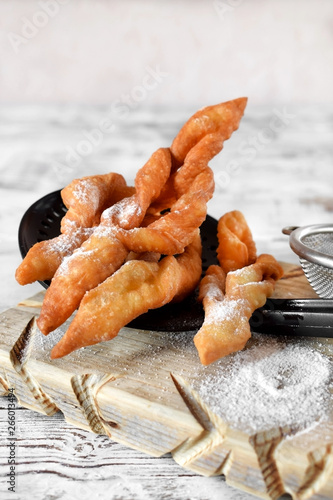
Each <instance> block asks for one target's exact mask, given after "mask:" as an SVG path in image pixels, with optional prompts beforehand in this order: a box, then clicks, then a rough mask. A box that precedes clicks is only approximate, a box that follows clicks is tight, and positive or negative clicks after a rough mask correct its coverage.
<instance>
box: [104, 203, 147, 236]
mask: <svg viewBox="0 0 333 500" xmlns="http://www.w3.org/2000/svg"><path fill="white" fill-rule="evenodd" d="M141 216H142V209H141V207H140V205H139V204H138V201H137V199H136V198H135V197H134V196H133V197H131V198H124V199H123V200H121V201H119V202H118V203H116V204H115V205H112V206H111V207H110V208H107V209H106V210H104V212H103V214H102V222H103V223H106V222H107V223H109V224H114V225H119V226H120V227H122V228H124V229H131V228H132V227H133V226H136V225H137V224H139V223H140V222H141V219H140V218H141Z"/></svg>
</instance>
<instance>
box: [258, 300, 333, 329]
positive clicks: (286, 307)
mask: <svg viewBox="0 0 333 500" xmlns="http://www.w3.org/2000/svg"><path fill="white" fill-rule="evenodd" d="M250 326H251V330H253V331H255V332H259V333H267V334H273V335H297V336H307V337H332V338H333V299H268V300H267V302H266V304H265V305H264V306H263V307H261V308H260V309H257V310H256V311H255V312H254V313H253V315H252V317H251V319H250Z"/></svg>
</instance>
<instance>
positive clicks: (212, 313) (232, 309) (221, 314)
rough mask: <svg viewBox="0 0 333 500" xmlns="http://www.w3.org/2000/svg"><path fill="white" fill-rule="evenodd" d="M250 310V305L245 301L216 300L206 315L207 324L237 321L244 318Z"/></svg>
mask: <svg viewBox="0 0 333 500" xmlns="http://www.w3.org/2000/svg"><path fill="white" fill-rule="evenodd" d="M246 309H248V303H247V301H246V300H244V299H230V300H229V299H225V300H223V301H219V300H216V301H214V302H213V303H212V307H211V308H209V310H208V312H206V314H205V323H206V324H211V323H222V322H224V321H232V320H235V321H236V320H237V318H240V317H242V318H243V317H244V312H245V311H246Z"/></svg>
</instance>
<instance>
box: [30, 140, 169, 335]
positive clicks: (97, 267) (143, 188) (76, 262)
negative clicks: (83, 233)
mask: <svg viewBox="0 0 333 500" xmlns="http://www.w3.org/2000/svg"><path fill="white" fill-rule="evenodd" d="M170 168H171V156H170V152H169V150H168V149H163V148H161V149H159V150H157V151H156V152H155V153H154V154H153V155H152V156H151V158H150V159H149V160H148V162H147V163H146V164H145V165H144V166H143V167H142V168H141V169H140V170H139V171H138V173H137V176H136V179H135V188H136V192H135V194H134V195H133V196H132V197H130V198H126V199H123V200H121V201H119V202H118V203H116V204H115V205H112V206H111V207H110V208H108V209H107V210H106V211H104V212H103V215H102V218H101V223H100V225H99V226H97V228H96V229H95V230H94V232H93V233H92V235H91V236H90V237H89V238H88V239H87V240H86V241H85V242H84V243H83V244H82V246H81V247H80V248H78V249H77V250H76V251H75V252H74V253H73V254H72V255H71V256H70V257H67V258H66V259H65V260H64V261H63V263H62V264H61V265H60V266H59V268H58V270H57V272H56V273H55V275H54V277H53V280H52V282H51V285H50V287H49V288H48V290H47V291H46V294H45V297H44V301H43V306H42V309H41V312H40V316H39V318H38V320H37V324H38V327H39V329H40V330H41V331H42V333H44V334H45V335H47V334H48V333H49V332H51V331H52V330H54V329H55V328H57V327H58V326H60V325H61V324H62V323H64V322H65V321H66V319H68V318H69V317H70V315H71V314H72V313H73V312H74V311H75V309H76V308H77V307H78V306H79V304H80V301H81V299H82V297H83V296H84V294H85V293H86V292H87V291H89V290H91V289H92V288H95V287H96V286H97V285H99V283H101V282H102V281H104V280H105V279H106V278H108V277H109V276H111V274H113V273H114V272H115V271H116V270H117V269H119V267H120V266H121V265H122V264H123V262H124V261H125V259H126V256H127V254H128V249H127V248H126V247H125V246H124V245H123V243H122V242H121V241H120V240H119V239H118V238H117V237H116V235H115V229H116V227H117V224H119V226H120V227H121V226H125V227H127V228H129V227H135V226H137V225H139V224H140V223H141V222H142V220H143V219H144V216H145V213H146V210H147V208H148V206H149V205H150V203H151V201H152V200H153V199H154V197H155V196H158V194H159V192H160V190H161V188H162V186H163V185H164V184H165V182H166V180H167V178H168V176H169V174H170Z"/></svg>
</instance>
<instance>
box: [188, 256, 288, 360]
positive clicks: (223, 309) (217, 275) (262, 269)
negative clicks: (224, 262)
mask: <svg viewBox="0 0 333 500" xmlns="http://www.w3.org/2000/svg"><path fill="white" fill-rule="evenodd" d="M282 275H283V270H282V267H281V266H280V264H278V262H277V261H276V260H275V259H274V257H272V256H271V255H266V254H263V255H260V256H259V257H258V259H257V261H256V262H255V263H254V264H251V265H250V266H246V267H243V268H242V269H239V270H237V271H231V272H229V273H228V274H227V275H226V274H225V272H224V271H223V270H222V269H221V268H220V267H219V266H210V267H209V268H208V270H207V273H206V276H205V277H204V278H203V279H202V282H201V284H200V298H201V299H202V301H203V305H204V310H205V320H204V323H203V325H202V327H201V328H200V330H199V331H198V333H197V334H196V335H195V337H194V344H195V346H196V348H197V350H198V353H199V357H200V361H201V363H202V364H204V365H208V364H210V363H212V362H214V361H216V360H218V359H219V358H222V357H224V356H226V355H228V354H230V353H232V352H235V351H238V350H241V349H243V347H244V346H245V344H246V342H247V341H248V339H249V338H250V336H251V330H250V325H249V319H250V317H251V315H252V314H253V312H254V311H255V310H256V309H257V308H258V307H262V306H263V305H264V304H265V302H266V299H267V297H269V296H270V295H271V294H272V293H273V291H274V286H275V282H276V280H278V279H279V278H281V276H282Z"/></svg>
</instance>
